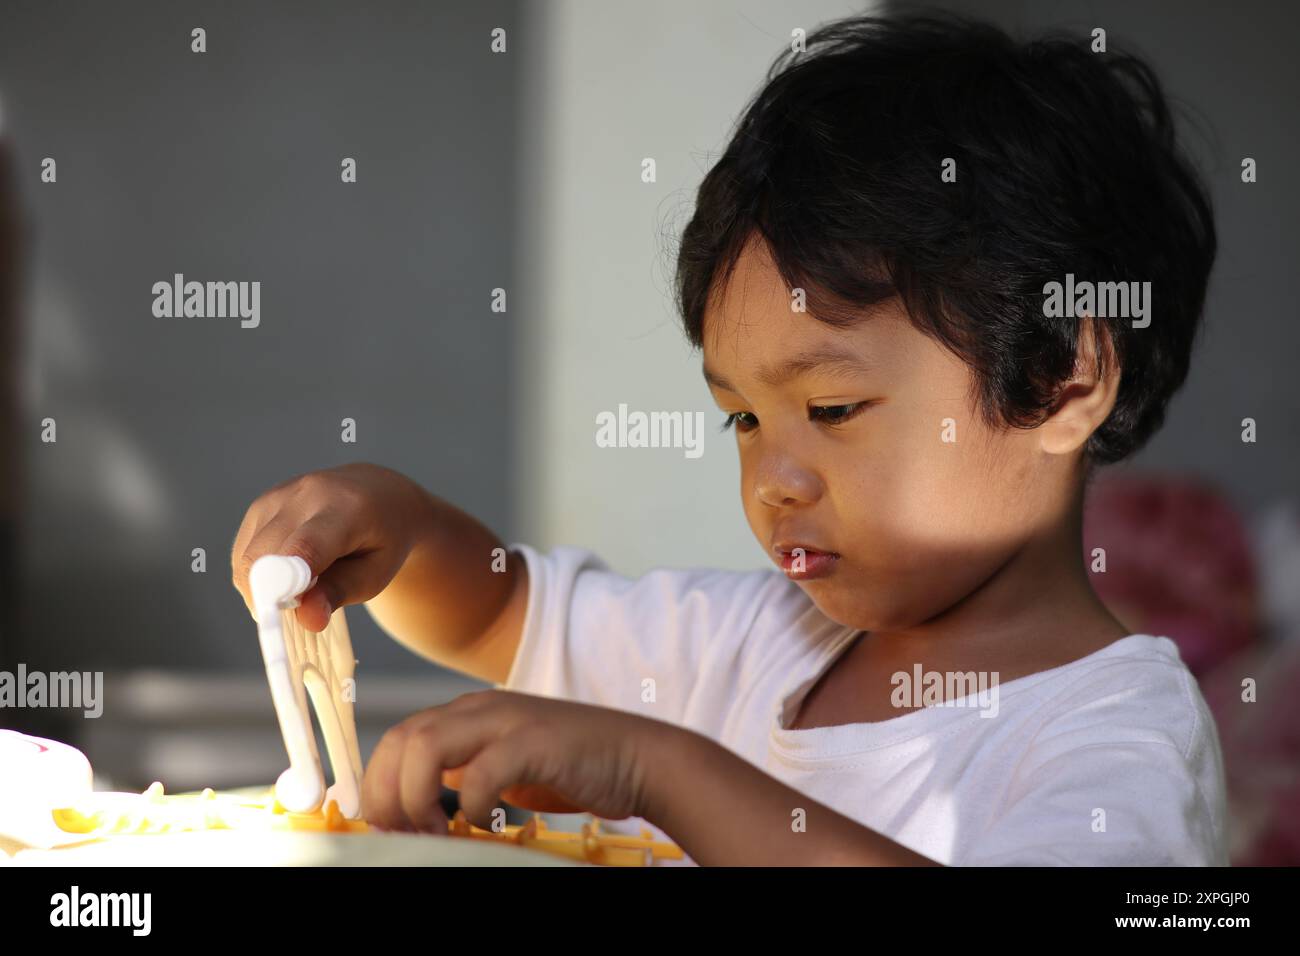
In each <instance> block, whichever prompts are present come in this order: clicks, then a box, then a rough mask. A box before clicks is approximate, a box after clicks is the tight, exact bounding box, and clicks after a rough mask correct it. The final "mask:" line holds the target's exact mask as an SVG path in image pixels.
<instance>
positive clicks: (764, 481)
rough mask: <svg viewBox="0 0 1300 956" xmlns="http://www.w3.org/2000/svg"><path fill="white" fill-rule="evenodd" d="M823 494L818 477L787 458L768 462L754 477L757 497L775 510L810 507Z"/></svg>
mask: <svg viewBox="0 0 1300 956" xmlns="http://www.w3.org/2000/svg"><path fill="white" fill-rule="evenodd" d="M821 490H822V484H821V480H820V479H819V478H818V477H817V475H816V474H815V473H814V472H813V471H812V470H811V469H809V468H806V467H804V466H802V465H800V464H799V463H798V462H795V461H794V460H792V459H791V458H789V457H788V456H783V457H781V458H778V459H774V460H769V461H768V462H765V463H764V464H763V465H761V466H760V467H759V469H758V472H757V473H756V475H755V477H754V495H755V496H756V497H757V498H758V500H759V501H761V502H762V503H763V504H765V505H771V506H772V507H783V506H790V505H797V504H809V503H811V502H814V501H816V500H817V499H818V498H819V497H820V496H821Z"/></svg>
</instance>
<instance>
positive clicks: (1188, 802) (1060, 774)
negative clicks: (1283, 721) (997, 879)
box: [953, 668, 1228, 866]
mask: <svg viewBox="0 0 1300 956" xmlns="http://www.w3.org/2000/svg"><path fill="white" fill-rule="evenodd" d="M1153 671H1154V669H1153ZM1164 671H1165V672H1164V673H1154V672H1153V673H1152V674H1151V675H1150V677H1151V679H1150V680H1144V681H1140V682H1139V684H1138V685H1137V686H1129V687H1127V688H1124V689H1122V690H1118V691H1117V690H1116V689H1115V688H1113V687H1111V688H1106V689H1105V690H1104V691H1103V690H1101V689H1100V688H1092V689H1089V688H1078V689H1076V692H1075V693H1074V694H1072V695H1071V697H1072V698H1073V699H1072V700H1071V701H1070V707H1069V709H1068V711H1067V712H1066V713H1065V714H1064V715H1063V716H1061V717H1057V718H1054V719H1052V720H1051V721H1049V722H1048V723H1047V724H1046V725H1045V726H1044V727H1043V728H1042V729H1041V730H1040V732H1039V733H1038V735H1037V736H1036V738H1035V740H1034V742H1033V744H1032V745H1031V747H1030V749H1029V752H1028V753H1027V754H1026V755H1025V757H1024V759H1023V760H1022V761H1021V762H1020V764H1019V766H1018V767H1017V768H1016V770H1015V771H1014V773H1013V774H1012V776H1011V779H1010V781H1009V786H1008V789H1007V794H1006V800H1005V803H1004V809H1003V810H1002V811H1001V812H1000V813H998V814H997V815H996V816H995V818H994V820H993V822H992V824H991V825H990V826H989V828H988V829H987V830H986V831H985V833H984V834H983V835H982V836H981V838H980V839H979V840H978V841H976V842H975V844H974V845H973V846H972V848H971V850H970V852H969V853H968V855H967V859H965V860H960V861H957V860H954V861H953V862H955V863H956V862H959V863H961V864H963V865H968V866H1226V865H1227V863H1228V859H1227V846H1226V838H1225V833H1224V816H1225V803H1226V797H1225V786H1224V778H1223V763H1222V753H1221V750H1220V745H1219V740H1218V733H1217V730H1216V728H1215V725H1214V720H1213V717H1212V715H1211V714H1210V712H1209V709H1208V707H1206V705H1205V702H1204V700H1203V698H1202V697H1201V694H1200V691H1199V689H1198V688H1197V687H1196V685H1195V682H1194V679H1193V678H1192V677H1191V675H1190V673H1187V672H1186V671H1185V670H1184V671H1183V672H1182V673H1181V674H1174V673H1170V671H1169V669H1168V668H1165V669H1164Z"/></svg>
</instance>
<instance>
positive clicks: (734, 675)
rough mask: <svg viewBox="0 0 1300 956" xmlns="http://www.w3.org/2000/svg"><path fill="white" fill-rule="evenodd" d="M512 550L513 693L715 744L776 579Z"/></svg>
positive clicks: (566, 550)
mask: <svg viewBox="0 0 1300 956" xmlns="http://www.w3.org/2000/svg"><path fill="white" fill-rule="evenodd" d="M510 549H511V550H512V551H513V552H516V553H518V554H520V555H522V556H523V558H524V560H525V561H526V562H527V566H528V576H529V594H528V610H527V612H526V616H525V622H524V631H523V634H522V636H521V638H520V642H519V648H518V650H517V651H516V653H515V659H514V663H513V665H512V666H511V668H510V673H509V674H508V675H507V677H506V680H505V683H504V684H502V685H499V686H500V687H502V688H504V689H506V690H516V691H523V692H526V693H532V694H539V695H542V696H547V697H559V698H564V699H568V700H574V701H579V702H582V703H589V704H595V705H597V706H602V707H611V708H615V709H618V710H625V711H631V712H634V713H638V714H641V715H642V716H646V717H651V718H654V719H657V720H664V721H668V722H670V723H674V724H678V725H681V726H685V727H688V728H690V729H692V730H695V731H698V732H700V733H703V734H706V735H708V736H711V737H713V738H714V739H717V737H718V735H719V733H720V732H721V728H722V725H723V723H724V721H725V720H726V716H727V713H728V711H729V709H730V707H731V706H732V704H733V702H734V701H735V700H736V699H737V693H738V690H739V688H740V686H741V682H742V681H744V679H745V676H746V674H745V668H746V666H753V665H752V662H749V661H747V655H746V641H747V637H748V636H749V633H750V631H751V629H752V628H753V624H754V621H755V619H756V617H757V615H758V613H759V611H760V609H761V608H762V606H763V605H764V603H765V601H766V600H767V599H768V598H769V597H770V595H771V594H772V592H773V588H774V585H775V584H777V583H780V582H782V581H783V580H784V579H782V578H780V577H779V575H776V573H775V572H773V571H724V570H716V569H667V568H657V569H655V570H652V571H648V572H646V573H645V574H644V575H642V576H640V577H637V578H627V577H624V576H622V575H620V574H617V573H615V572H613V571H611V570H610V569H609V568H608V567H607V566H606V564H605V563H604V562H603V561H602V560H601V559H600V558H599V557H598V556H597V555H595V554H594V553H592V552H591V551H588V550H585V549H582V548H575V547H567V546H561V547H557V548H555V549H553V550H552V551H550V552H548V553H545V554H543V553H540V552H539V551H537V550H536V549H534V548H532V547H531V546H529V545H527V544H512V545H510Z"/></svg>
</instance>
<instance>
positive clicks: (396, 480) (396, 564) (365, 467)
mask: <svg viewBox="0 0 1300 956" xmlns="http://www.w3.org/2000/svg"><path fill="white" fill-rule="evenodd" d="M428 513H429V504H428V498H427V497H426V495H425V492H424V490H423V489H422V488H420V486H419V485H417V484H416V483H415V482H413V481H411V480H410V479H409V478H406V477H405V476H403V475H400V474H398V473H397V472H395V471H392V470H391V469H388V468H383V467H380V466H379V465H371V464H351V465H342V466H340V467H338V468H329V469H326V470H324V471H313V472H310V473H308V474H305V475H301V476H299V477H297V478H293V479H290V480H289V481H286V482H284V483H282V484H279V485H276V486H275V487H274V488H272V489H271V490H270V491H267V492H265V493H264V494H262V495H261V496H260V497H259V498H258V499H257V500H256V501H254V502H253V503H252V505H250V506H249V508H248V511H247V513H246V514H245V515H244V520H243V523H242V524H240V526H239V533H238V534H237V535H236V536H235V545H234V548H233V549H232V551H231V554H230V568H231V576H232V579H233V581H234V585H235V587H236V588H237V589H238V590H239V593H240V594H242V595H243V597H244V603H245V604H246V605H247V606H248V610H249V613H250V614H251V613H253V602H252V594H251V592H250V591H249V586H248V574H249V571H250V570H251V569H252V567H253V562H254V561H256V560H257V559H258V558H260V557H262V556H263V555H266V554H283V555H293V556H297V557H300V558H302V559H303V560H304V561H306V562H307V564H308V566H309V567H310V568H311V573H312V576H313V577H316V578H318V580H317V582H316V584H315V585H314V586H313V587H312V588H311V589H310V590H308V591H307V592H306V593H305V594H303V595H302V596H301V598H300V599H299V607H298V611H297V613H298V620H299V622H300V623H301V624H302V626H303V627H305V628H307V630H309V631H313V632H319V631H322V630H324V629H325V626H326V625H327V624H328V623H329V619H330V615H331V614H332V613H333V612H334V610H335V609H337V608H339V607H342V606H343V605H345V604H358V603H361V602H363V601H368V600H370V599H371V598H372V597H374V596H375V595H376V594H378V593H379V592H380V591H382V590H384V588H385V587H387V586H388V583H389V582H390V581H392V579H393V578H394V577H395V576H396V574H397V572H398V571H399V570H401V568H402V565H403V564H404V563H405V562H406V558H407V556H408V555H409V554H410V552H411V548H412V546H413V544H414V543H415V540H416V536H417V534H418V533H419V529H420V528H421V527H422V520H423V519H424V517H425V516H426V515H427V514H428Z"/></svg>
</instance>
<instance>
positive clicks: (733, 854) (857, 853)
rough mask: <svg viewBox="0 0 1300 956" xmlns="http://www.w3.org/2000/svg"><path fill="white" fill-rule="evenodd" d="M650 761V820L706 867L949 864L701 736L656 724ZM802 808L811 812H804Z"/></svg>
mask: <svg viewBox="0 0 1300 956" xmlns="http://www.w3.org/2000/svg"><path fill="white" fill-rule="evenodd" d="M644 759H645V765H644V766H645V774H646V778H647V779H646V782H645V797H644V800H645V808H646V810H645V813H644V814H643V815H644V817H645V819H647V820H649V821H650V822H651V823H653V824H654V825H655V826H657V827H659V829H661V830H663V831H664V832H665V833H667V834H668V835H669V836H670V837H672V839H673V840H674V841H676V843H677V844H678V845H679V846H680V847H681V848H682V849H683V850H684V851H686V853H687V854H688V855H689V856H690V857H691V859H692V860H694V861H695V862H696V863H699V864H700V865H702V866H941V865H942V864H940V863H936V862H935V861H934V860H931V859H929V858H928V857H925V856H922V855H921V854H919V853H917V852H915V851H914V850H910V849H908V848H907V847H905V846H903V845H902V844H901V843H897V842H895V841H894V840H891V839H890V838H889V837H887V836H885V835H883V834H881V833H877V832H876V831H875V830H872V829H870V828H868V827H864V826H862V825H861V824H859V823H856V822H854V821H853V820H851V819H849V818H848V817H846V816H844V815H842V814H840V813H836V812H835V811H834V810H831V809H830V808H829V807H826V806H824V805H822V804H820V803H817V802H816V801H815V800H812V799H810V798H809V797H807V796H805V795H804V794H801V793H799V792H798V791H797V790H793V789H791V788H790V787H787V786H786V785H785V784H783V783H781V782H780V781H779V780H776V779H775V778H773V777H770V776H768V775H767V774H765V773H763V771H761V770H759V769H758V768H757V767H755V766H754V765H753V764H751V763H748V762H747V761H745V760H743V759H741V758H740V757H738V756H737V755H736V754H734V753H732V752H731V751H730V750H727V749H726V748H725V747H722V746H721V745H719V744H717V743H715V742H713V741H712V740H710V739H709V738H707V737H705V736H703V735H701V734H697V733H694V732H692V731H689V730H685V729H684V728H679V727H671V726H668V725H663V726H662V727H656V728H654V729H653V731H652V732H650V733H648V734H647V740H646V744H645V754H644ZM796 810H802V811H803V813H802V814H801V815H799V816H798V817H797V816H796V812H795V811H796ZM797 821H801V825H800V826H796V822H797Z"/></svg>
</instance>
